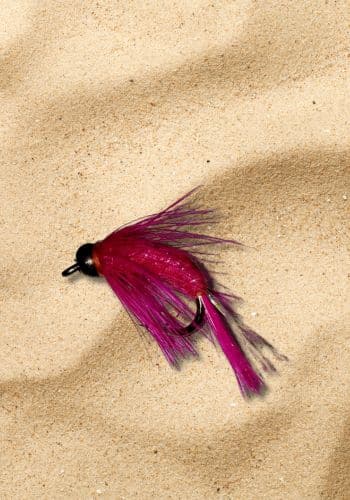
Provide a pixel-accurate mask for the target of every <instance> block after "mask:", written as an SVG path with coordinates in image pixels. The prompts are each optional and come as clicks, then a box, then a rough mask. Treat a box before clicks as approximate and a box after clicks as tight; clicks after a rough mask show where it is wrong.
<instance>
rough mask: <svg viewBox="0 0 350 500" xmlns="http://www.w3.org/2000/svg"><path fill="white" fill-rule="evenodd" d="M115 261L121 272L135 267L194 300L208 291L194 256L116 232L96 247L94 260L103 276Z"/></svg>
mask: <svg viewBox="0 0 350 500" xmlns="http://www.w3.org/2000/svg"><path fill="white" fill-rule="evenodd" d="M111 258H113V260H114V265H115V266H116V267H117V268H119V270H120V271H123V268H125V270H126V271H128V270H129V267H130V264H131V263H135V264H137V265H139V266H140V267H142V268H144V269H145V270H147V271H149V272H151V273H152V274H154V275H155V276H157V277H158V278H161V279H163V280H165V281H167V282H168V283H169V284H170V285H172V286H173V287H174V288H175V289H176V290H178V291H179V292H180V293H183V294H185V295H186V296H188V297H191V298H194V297H197V296H198V295H201V294H202V293H203V292H205V291H206V290H207V289H208V283H207V279H206V274H205V273H203V271H202V270H201V269H200V268H199V266H198V264H197V263H196V262H195V260H194V259H193V258H192V257H191V255H190V254H189V253H188V252H186V251H185V250H182V249H180V248H176V247H172V246H169V245H162V244H158V243H155V242H152V241H148V240H146V239H137V238H133V237H127V238H125V237H123V235H122V234H118V232H115V233H112V234H111V235H110V236H108V237H107V238H106V239H105V240H103V241H100V242H98V243H96V244H95V251H94V260H95V263H96V264H97V269H98V271H99V272H100V274H102V275H103V274H104V273H103V267H104V263H105V262H106V261H107V260H109V259H111Z"/></svg>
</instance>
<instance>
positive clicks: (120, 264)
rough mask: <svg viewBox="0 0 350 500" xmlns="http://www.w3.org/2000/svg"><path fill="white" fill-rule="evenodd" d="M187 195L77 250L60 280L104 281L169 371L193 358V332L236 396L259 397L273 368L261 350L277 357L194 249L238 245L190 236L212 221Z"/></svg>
mask: <svg viewBox="0 0 350 500" xmlns="http://www.w3.org/2000/svg"><path fill="white" fill-rule="evenodd" d="M193 191H195V190H193ZM193 191H191V192H190V193H188V194H186V195H185V196H183V197H182V198H180V199H179V200H177V201H176V202H175V203H173V204H172V205H170V206H169V207H168V208H166V209H165V210H163V211H161V212H159V213H157V214H153V215H149V216H147V217H145V218H143V219H141V220H138V221H136V222H133V223H131V224H128V225H126V226H123V227H121V228H120V229H117V230H116V231H114V232H113V233H111V234H110V235H108V236H107V237H106V238H105V239H104V240H102V241H97V242H96V243H94V244H92V243H86V244H84V245H82V246H81V247H80V248H79V249H78V250H77V252H76V258H75V260H76V262H75V264H73V265H72V266H70V267H68V268H67V269H66V270H65V271H63V273H62V275H63V276H69V275H71V274H72V273H74V272H75V271H81V272H82V273H84V274H87V275H89V276H103V277H104V278H105V279H106V280H107V282H108V283H109V285H110V286H111V288H112V289H113V291H114V292H115V294H116V295H117V296H118V298H119V300H120V301H121V303H122V304H123V306H124V307H125V308H126V310H127V311H129V312H130V313H131V315H132V317H134V318H135V319H136V320H137V321H138V322H139V323H140V324H141V325H142V326H143V327H144V328H146V329H147V330H148V332H149V333H150V334H151V335H152V337H153V338H154V339H155V340H156V342H157V343H158V344H159V347H160V348H161V350H162V351H163V353H164V355H165V357H166V359H167V360H168V362H169V363H170V364H171V365H173V366H176V367H178V366H179V361H180V359H181V358H184V357H187V356H188V355H197V351H196V348H195V339H194V335H193V334H194V333H195V332H197V331H200V332H202V333H203V334H204V335H206V336H207V337H208V338H210V339H211V340H214V339H216V341H217V342H218V344H219V345H220V347H221V349H222V351H223V352H224V354H225V355H226V357H227V359H228V361H229V363H230V365H231V366H232V368H233V370H234V373H235V375H236V378H237V381H238V384H239V387H240V389H241V392H242V394H243V395H244V396H246V397H250V396H252V395H261V394H263V393H264V392H265V389H266V384H265V382H264V379H263V372H273V371H275V368H274V366H273V365H272V363H271V361H270V360H268V359H267V357H266V356H265V355H264V354H263V353H262V348H263V347H267V348H268V349H270V350H271V351H272V352H273V353H274V354H275V355H277V356H279V357H281V356H280V355H279V354H278V352H277V351H276V349H275V348H274V347H273V346H272V345H271V344H270V343H269V342H267V341H266V340H265V339H264V338H263V337H261V336H260V335H258V334H257V333H256V332H254V331H253V330H252V329H250V328H249V327H247V326H246V325H245V324H244V322H243V321H242V319H241V317H240V316H239V315H238V313H237V312H236V309H235V303H236V301H237V300H238V299H239V298H238V297H237V296H235V295H233V294H229V293H224V292H222V291H219V290H218V285H217V284H216V283H215V280H214V279H213V277H212V275H211V273H210V272H209V271H208V269H207V267H206V265H205V262H206V261H205V255H206V254H205V252H202V251H201V250H200V248H202V247H203V246H205V245H215V244H239V243H238V242H236V241H235V240H229V239H223V238H217V237H213V236H208V235H205V234H202V233H200V232H196V230H197V229H198V227H199V226H202V225H204V224H208V223H212V222H213V221H214V222H215V220H214V211H213V210H211V209H199V208H196V207H195V206H193V204H192V203H191V201H190V200H189V197H190V195H191V194H192V193H193ZM192 303H194V304H195V307H196V310H195V311H193V307H192ZM193 316H194V319H193ZM191 320H192V321H191ZM190 321H191V322H190ZM186 325H187V326H186Z"/></svg>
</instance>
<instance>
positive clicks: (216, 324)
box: [201, 294, 266, 397]
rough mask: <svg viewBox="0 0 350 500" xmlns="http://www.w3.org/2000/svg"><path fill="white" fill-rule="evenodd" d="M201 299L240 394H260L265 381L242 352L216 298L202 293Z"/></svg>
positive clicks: (248, 395)
mask: <svg viewBox="0 0 350 500" xmlns="http://www.w3.org/2000/svg"><path fill="white" fill-rule="evenodd" d="M201 300H202V303H203V306H204V308H205V312H206V319H207V322H208V323H209V325H210V327H211V329H212V332H213V335H214V336H215V338H216V339H217V341H218V343H219V344H220V347H221V349H222V350H223V352H224V354H225V356H226V357H227V359H228V361H229V363H230V365H231V366H232V368H233V370H234V372H235V375H236V378H237V381H238V384H239V387H240V389H241V392H242V394H243V395H244V396H247V397H250V396H252V395H254V394H262V393H263V392H264V391H265V389H266V386H265V383H264V381H263V379H262V378H261V377H260V376H259V374H258V373H257V372H256V371H255V369H254V368H253V366H252V364H251V363H250V361H249V359H248V358H247V356H246V355H245V353H244V352H243V349H242V348H241V346H240V344H239V342H238V340H237V338H236V336H235V334H234V332H233V330H232V329H231V328H230V326H229V324H228V323H227V321H226V319H225V316H224V315H223V314H222V313H221V312H220V310H219V309H218V307H217V305H216V300H215V299H214V297H213V296H211V295H209V294H208V295H202V296H201ZM218 305H219V304H218Z"/></svg>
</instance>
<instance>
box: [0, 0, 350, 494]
mask: <svg viewBox="0 0 350 500" xmlns="http://www.w3.org/2000/svg"><path fill="white" fill-rule="evenodd" d="M0 22H1V25H2V28H1V43H0V47H1V63H0V64H1V68H0V80H1V119H0V122H1V128H0V130H1V152H0V155H1V172H0V179H1V193H2V196H1V198H0V204H1V213H0V222H1V239H0V252H1V319H0V322H1V329H0V353H1V362H0V380H1V382H0V383H1V387H0V389H1V420H0V424H1V431H0V432H1V485H0V496H1V498H3V499H17V498H18V499H23V498H26V499H32V498H33V499H34V498H35V499H36V498H48V499H56V498H113V499H114V498H115V499H122V498H125V499H129V498H141V499H151V498H162V499H163V498H174V499H179V498H181V499H187V498H188V499H201V498H220V499H221V498H222V499H229V498H230V499H252V500H253V499H256V498H264V499H265V498H266V499H304V498H312V499H318V498H332V499H348V498H350V482H349V467H350V452H349V438H350V431H349V429H350V420H349V405H350V396H349V395H350V392H349V384H350V372H349V366H350V348H349V340H350V329H349V324H350V321H349V320H350V304H349V296H350V294H349V291H350V287H349V234H350V233H349V229H350V228H349V214H350V210H349V207H350V205H349V204H350V166H349V165H350V143H349V122H350V106H349V104H350V99H349V79H348V77H349V61H350V59H349V55H350V53H349V22H350V9H349V3H348V0H339V1H337V2H334V1H331V0H330V1H325V2H320V1H319V0H309V1H307V2H305V1H295V2H286V1H282V0H275V1H271V2H263V1H248V0H237V1H234V2H233V1H232V2H227V1H215V2H212V1H211V2H208V1H206V0H196V1H194V2H189V1H185V0H183V1H177V2H167V1H154V2H144V1H140V0H139V1H137V0H135V1H133V2H116V1H115V0H113V1H107V0H106V1H104V0H100V1H99V2H96V1H90V0H85V1H84V2H82V1H80V2H69V1H61V2H54V1H52V0H51V1H49V0H43V1H41V2H37V1H34V0H22V1H21V0H18V1H14V0H7V1H6V0H5V1H3V2H1V20H0ZM198 184H202V189H201V191H200V193H199V195H198V200H199V201H200V203H202V204H203V205H209V206H212V207H214V208H219V209H220V210H221V212H222V215H223V219H222V222H221V223H220V224H219V225H218V226H217V227H216V228H211V229H210V231H212V232H215V234H218V235H220V236H227V237H228V236H229V237H234V238H236V239H239V240H240V241H242V242H244V243H245V244H246V245H247V248H246V249H245V250H236V249H231V250H225V251H223V252H221V253H220V255H219V256H218V258H219V259H220V260H221V261H222V265H221V266H220V269H221V270H223V271H224V272H225V275H224V277H223V278H222V280H221V281H224V283H225V284H226V285H227V286H228V287H230V288H231V289H232V290H233V291H235V292H236V293H238V294H239V295H241V296H243V297H244V299H245V302H244V304H243V305H242V306H241V307H240V312H241V313H242V314H243V315H244V317H245V318H246V320H247V322H248V323H249V324H250V325H251V326H252V327H254V328H256V329H257V330H258V331H259V332H260V333H261V334H263V335H264V336H265V337H266V338H267V339H268V340H269V341H271V342H272V343H273V344H274V345H276V347H278V348H279V350H281V351H283V352H284V353H285V354H286V355H287V356H288V357H289V359H290V361H289V362H288V363H281V362H278V363H277V367H278V370H279V375H278V376H274V377H271V378H270V379H269V381H268V382H269V385H270V389H271V390H270V392H269V394H268V395H267V396H266V398H265V399H263V400H257V401H252V402H250V403H247V402H245V401H244V400H243V399H242V398H241V396H240V394H239V390H238V388H237V384H236V382H235V380H234V377H233V374H232V371H231V369H230V367H229V366H228V363H227V362H226V361H225V359H224V356H223V355H222V354H221V353H220V352H219V350H218V349H215V348H214V346H213V345H211V344H210V343H209V342H207V341H205V340H203V341H202V342H200V343H199V348H200V351H201V359H200V360H196V361H186V363H184V364H183V366H182V370H181V371H179V372H177V371H174V370H172V369H171V368H170V367H169V366H168V365H167V364H166V361H165V360H164V358H163V357H162V355H161V354H160V352H159V349H158V348H157V346H156V345H154V343H152V342H150V341H148V339H147V337H146V336H140V334H139V333H138V332H137V331H136V330H135V327H134V325H133V324H132V322H131V321H130V319H129V317H128V316H127V314H126V313H125V312H124V311H123V310H122V308H121V306H120V304H119V302H118V300H117V299H116V297H115V296H114V295H113V293H112V292H111V290H110V289H109V287H108V286H107V285H106V284H105V283H103V282H99V281H97V282H96V281H94V280H93V279H88V278H84V277H82V276H80V277H77V278H76V279H72V280H67V279H63V278H62V277H61V271H62V269H64V268H65V267H67V266H68V265H69V264H70V263H71V262H72V258H73V256H74V252H75V249H76V248H77V247H78V246H79V245H80V244H82V243H84V242H86V241H95V240H97V239H99V238H102V237H104V236H105V235H106V234H108V233H109V232H110V231H112V230H113V229H115V228H116V227H118V226H120V225H122V224H124V223H126V222H128V221H129V220H132V219H135V218H138V217H141V216H143V215H146V214H148V213H151V212H153V211H157V210H159V209H161V208H163V207H164V206H165V205H167V204H169V203H171V202H172V201H173V200H175V199H176V198H177V197H179V196H181V195H182V194H184V193H185V192H186V191H188V190H190V189H191V188H193V187H194V186H197V185H198Z"/></svg>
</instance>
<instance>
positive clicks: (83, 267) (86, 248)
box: [62, 243, 99, 276]
mask: <svg viewBox="0 0 350 500" xmlns="http://www.w3.org/2000/svg"><path fill="white" fill-rule="evenodd" d="M93 248H94V245H93V243H85V244H84V245H82V246H81V247H79V248H78V250H77V253H76V254H75V261H76V264H73V265H72V266H70V267H68V268H67V269H65V270H64V271H63V273H62V276H69V275H70V274H72V273H75V272H76V271H81V272H82V273H84V274H87V275H88V276H98V275H99V274H98V272H97V269H96V266H95V264H94V261H93V258H92V250H93Z"/></svg>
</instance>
